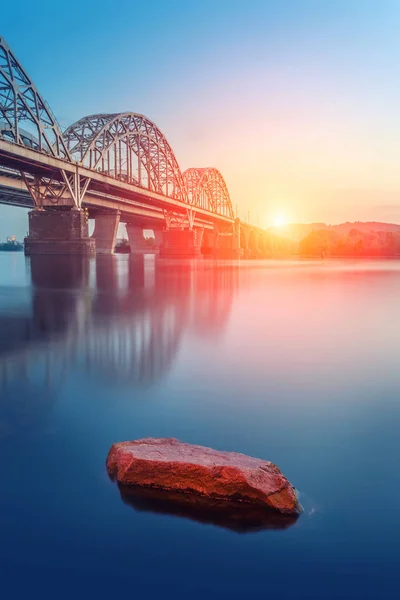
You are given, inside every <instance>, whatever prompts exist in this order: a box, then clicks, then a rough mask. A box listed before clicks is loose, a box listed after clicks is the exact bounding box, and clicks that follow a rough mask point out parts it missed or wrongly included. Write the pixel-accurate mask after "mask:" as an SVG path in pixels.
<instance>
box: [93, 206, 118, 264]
mask: <svg viewBox="0 0 400 600" xmlns="http://www.w3.org/2000/svg"><path fill="white" fill-rule="evenodd" d="M119 219H120V212H119V211H118V210H116V211H104V212H98V213H96V215H95V225H94V232H93V235H92V238H94V239H95V240H96V253H97V254H113V253H114V249H115V242H116V239H117V231H118V225H119Z"/></svg>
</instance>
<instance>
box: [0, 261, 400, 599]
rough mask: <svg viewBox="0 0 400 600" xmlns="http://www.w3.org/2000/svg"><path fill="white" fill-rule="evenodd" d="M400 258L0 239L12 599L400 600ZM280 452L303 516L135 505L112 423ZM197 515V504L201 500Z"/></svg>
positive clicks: (255, 451) (2, 525)
mask: <svg viewBox="0 0 400 600" xmlns="http://www.w3.org/2000/svg"><path fill="white" fill-rule="evenodd" d="M399 299H400V262H397V261H385V262H383V261H381V262H380V261H374V262H367V261H365V262H357V261H332V262H329V261H328V262H323V261H316V262H308V261H282V262H279V261H269V262H264V261H252V262H250V261H249V262H246V261H243V262H241V263H240V264H239V263H235V262H217V263H214V262H211V261H208V260H204V261H193V262H190V261H182V262H180V261H156V260H155V259H154V258H153V257H151V256H147V257H145V258H144V260H141V259H134V258H130V257H129V256H126V255H121V256H117V257H109V258H107V257H104V258H102V259H98V260H97V262H96V261H95V260H92V261H90V262H86V261H79V260H78V261H73V260H71V259H68V261H66V260H65V259H62V258H59V259H57V260H56V259H55V258H54V257H53V258H52V259H46V258H38V259H35V260H34V259H33V258H32V259H31V260H29V259H25V258H24V257H23V256H21V255H20V254H9V253H7V254H5V253H4V254H0V450H1V456H2V458H3V460H2V478H1V483H0V536H1V544H0V565H1V567H0V568H1V575H2V576H1V584H0V585H1V589H2V592H3V593H4V594H5V597H7V598H13V599H14V598H16V599H17V598H18V599H19V598H26V597H38V598H39V597H40V598H42V599H47V598H49V599H50V598H51V599H53V598H89V597H90V598H116V597H118V596H119V595H120V596H121V597H122V596H128V595H129V596H132V597H142V598H161V597H174V598H175V599H179V598H194V599H196V598H206V597H207V598H214V597H215V598H217V597H218V598H248V597H250V596H252V597H266V596H269V595H272V594H273V595H274V596H275V595H276V596H277V597H279V598H293V597H297V598H353V599H354V598H360V599H361V598H363V599H364V598H374V599H376V598H379V599H381V598H397V597H398V591H397V588H396V584H397V573H398V570H399V566H400V565H399V563H400V558H399V552H398V539H399V535H400V516H399V514H398V498H399V495H400V470H399V467H398V465H399V458H400V452H399V450H400V443H399V433H398V431H399V423H400V418H399V417H400V409H399V406H400V405H399V390H400V368H399V354H400V352H399V350H400V319H399V317H398V311H399V308H398V307H399ZM145 436H170V437H176V438H179V439H182V440H185V441H187V442H192V443H197V444H202V445H207V446H212V447H215V448H218V449H222V450H234V451H239V452H244V453H247V454H250V455H254V456H257V457H262V458H266V459H268V460H271V461H273V462H275V463H276V464H277V465H278V466H279V467H280V468H281V469H282V471H283V472H284V473H285V475H286V476H287V477H288V478H289V479H290V480H291V481H292V483H293V484H294V485H295V486H296V487H297V488H298V489H299V491H300V497H301V501H302V503H303V505H304V508H305V512H304V514H303V515H302V516H301V517H300V519H299V520H298V521H296V522H295V523H289V524H287V523H283V522H282V523H281V524H280V525H279V524H278V525H277V526H275V525H274V526H271V527H266V528H262V527H261V528H253V529H252V530H250V531H247V532H244V533H243V532H242V533H239V532H237V531H235V530H234V529H232V528H230V527H229V524H228V526H226V525H227V524H226V523H225V522H224V521H221V522H218V519H217V520H215V519H212V518H205V519H196V518H193V515H191V514H180V516H179V515H177V514H173V512H172V513H171V512H169V511H168V510H163V509H162V508H159V507H157V506H156V505H154V503H153V504H152V505H151V506H149V505H148V503H146V502H145V503H144V504H143V503H142V504H141V503H140V502H139V503H138V502H134V503H133V505H132V503H129V501H126V498H121V495H120V493H119V491H118V488H117V487H116V485H115V484H113V483H112V482H111V481H110V480H109V478H108V476H107V474H106V471H105V459H106V456H107V453H108V450H109V447H110V445H111V444H112V443H113V442H115V441H121V440H125V439H133V438H139V437H145ZM206 517H207V515H206Z"/></svg>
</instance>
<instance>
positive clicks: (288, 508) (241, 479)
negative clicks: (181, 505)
mask: <svg viewBox="0 0 400 600" xmlns="http://www.w3.org/2000/svg"><path fill="white" fill-rule="evenodd" d="M107 469H108V472H109V474H110V476H111V477H112V478H113V479H116V480H117V481H118V483H120V484H123V485H133V486H140V487H147V488H153V489H160V490H168V491H175V492H181V493H185V494H197V495H200V496H206V497H209V498H212V499H220V500H232V501H236V502H237V501H240V502H243V503H248V504H252V505H257V506H265V507H268V508H272V509H274V510H277V511H279V512H281V513H286V514H299V513H300V512H301V510H302V509H301V506H300V503H299V501H298V499H297V496H296V492H295V489H294V487H293V486H292V485H291V484H290V483H289V481H288V480H287V479H286V477H284V476H283V475H282V473H281V472H280V470H279V469H278V467H276V466H275V465H274V464H272V463H271V462H267V461H264V460H260V459H259V458H252V457H250V456H246V455H244V454H238V453H236V452H220V451H218V450H213V449H211V448H205V447H203V446H193V445H191V444H185V443H183V442H180V441H179V440H175V439H168V438H165V439H163V438H146V439H142V440H134V441H132V442H120V443H118V444H113V446H112V447H111V449H110V452H109V454H108V457H107Z"/></svg>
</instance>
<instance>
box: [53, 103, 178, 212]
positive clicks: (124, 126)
mask: <svg viewBox="0 0 400 600" xmlns="http://www.w3.org/2000/svg"><path fill="white" fill-rule="evenodd" d="M64 139H65V141H66V144H67V147H68V149H69V152H70V154H71V156H72V158H73V160H76V161H78V162H79V163H80V164H82V165H84V166H85V167H88V168H89V169H94V170H97V171H101V172H102V173H107V174H108V175H111V176H113V177H116V178H117V179H121V180H123V181H126V182H128V183H133V184H135V185H139V186H141V187H144V188H146V189H149V190H152V191H154V192H157V193H160V194H163V195H164V196H169V197H171V198H175V199H176V200H182V201H184V202H187V193H186V188H185V185H184V182H183V178H182V173H181V170H180V168H179V165H178V161H177V160H176V158H175V155H174V153H173V151H172V148H171V146H170V145H169V143H168V141H167V139H166V137H165V136H164V135H163V134H162V133H161V131H160V130H159V129H158V127H157V126H156V125H155V124H154V123H153V122H152V121H150V120H149V119H147V117H145V116H143V115H139V114H136V113H113V114H98V115H91V116H88V117H84V118H83V119H80V120H79V121H77V122H76V123H74V124H73V125H71V126H70V127H68V129H67V130H66V131H65V132H64Z"/></svg>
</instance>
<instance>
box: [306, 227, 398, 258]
mask: <svg viewBox="0 0 400 600" xmlns="http://www.w3.org/2000/svg"><path fill="white" fill-rule="evenodd" d="M299 253H300V254H301V255H305V256H321V255H324V256H399V255H400V232H392V231H369V232H364V231H360V230H359V229H352V230H351V231H350V232H349V233H348V234H345V235H343V234H339V233H338V232H337V231H334V230H329V229H317V230H315V231H312V232H311V233H309V234H308V235H307V236H306V237H305V238H304V239H303V240H301V242H300V244H299Z"/></svg>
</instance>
